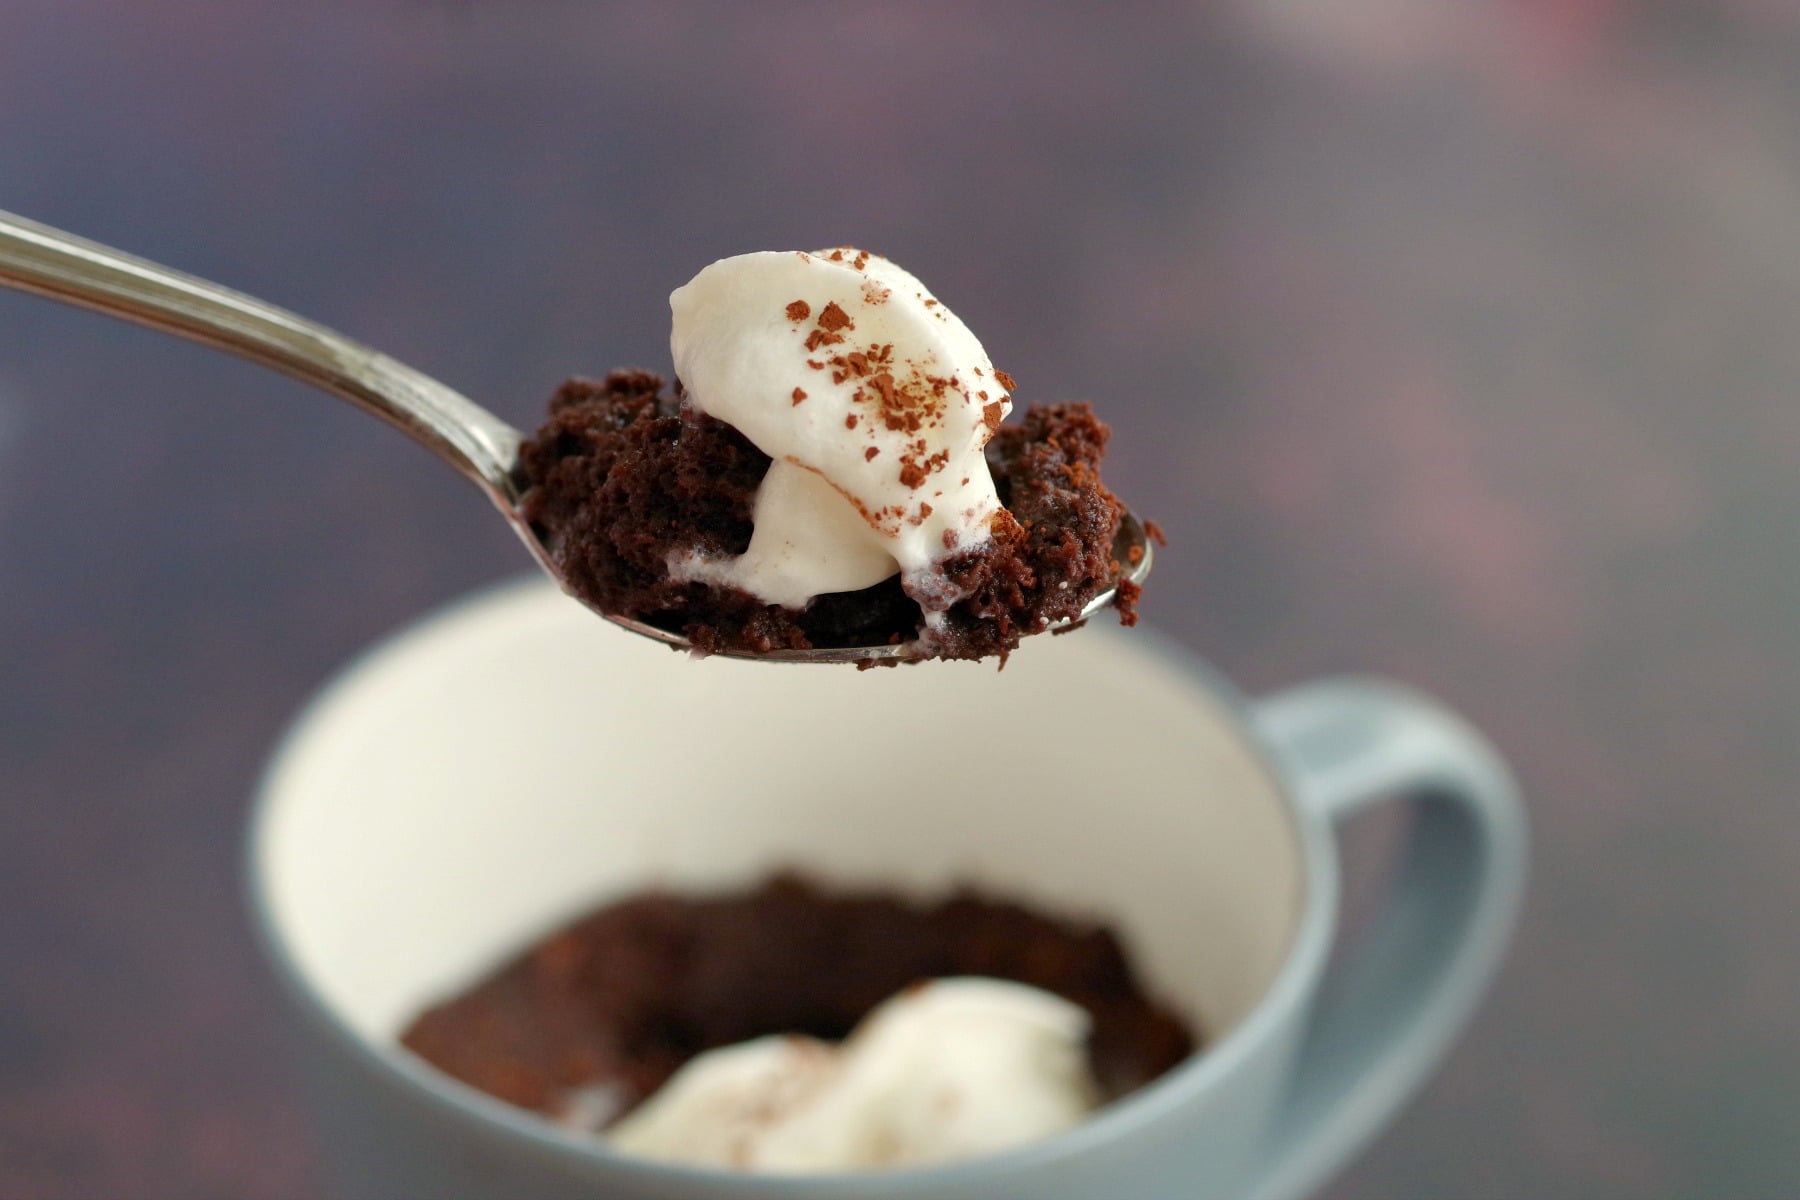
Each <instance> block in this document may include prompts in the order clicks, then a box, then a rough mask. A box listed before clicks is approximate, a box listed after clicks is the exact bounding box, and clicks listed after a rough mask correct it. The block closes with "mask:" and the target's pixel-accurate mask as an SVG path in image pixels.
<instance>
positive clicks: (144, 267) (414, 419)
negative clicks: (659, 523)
mask: <svg viewBox="0 0 1800 1200" xmlns="http://www.w3.org/2000/svg"><path fill="white" fill-rule="evenodd" d="M0 285H4V286H7V287H13V288H18V289H20V290H21V291H27V292H35V293H36V294H38V295H40V296H48V297H50V298H51V299H53V300H62V301H64V302H66V303H69V304H75V305H79V306H81V307H83V308H91V309H93V310H95V311H96V312H102V313H106V314H107V315H108V316H113V317H120V318H123V319H124V320H127V321H132V322H135V323H137V324H139V325H147V326H149V327H150V328H152V329H160V330H162V331H164V332H165V333H173V334H178V335H179V336H181V337H185V338H191V339H193V340H194V341H196V342H200V343H203V344H204V345H208V346H213V347H216V348H217V349H220V350H225V351H229V352H230V353H232V354H236V355H238V356H239V357H241V358H247V359H249V360H250V361H251V362H254V363H260V364H262V365H263V366H266V367H273V368H274V369H275V370H277V371H281V372H283V373H285V374H288V375H292V376H293V377H295V378H296V379H299V380H302V381H303V382H306V383H310V384H314V385H315V386H317V387H321V388H324V389H325V390H326V391H328V392H332V393H335V394H336V395H338V396H340V397H342V398H343V399H345V400H348V401H349V402H350V403H352V404H354V405H356V406H357V407H358V408H361V409H363V410H364V411H365V412H369V413H373V414H374V415H375V416H377V417H380V418H381V419H382V420H384V421H386V422H388V423H389V424H390V425H393V426H395V427H396V428H398V429H400V430H401V431H402V432H403V433H405V434H407V435H408V436H410V437H412V438H413V439H415V440H416V441H418V442H420V443H421V444H423V445H424V446H426V447H427V448H428V449H430V450H431V451H432V452H433V453H435V454H437V455H438V456H439V457H440V458H442V459H444V460H445V461H446V462H448V463H449V464H450V465H451V466H453V467H455V468H456V469H457V470H459V471H461V472H462V473H463V474H464V475H467V476H468V477H469V478H470V479H472V480H473V481H474V482H475V483H476V484H478V485H479V486H480V487H481V489H482V490H483V491H485V492H486V493H487V494H488V496H489V498H490V499H492V500H493V501H494V503H495V504H497V505H499V506H500V507H501V508H502V509H503V510H506V511H508V512H510V511H511V509H512V507H513V505H514V503H515V502H516V501H517V499H518V495H517V488H516V487H515V485H514V483H513V480H512V477H511V469H512V464H513V461H514V459H515V458H516V457H517V455H518V449H519V432H518V430H516V429H514V428H513V427H512V426H510V425H508V424H507V423H506V422H504V421H502V420H500V419H499V418H498V417H496V416H494V415H493V414H492V413H490V412H488V411H487V410H486V409H484V408H482V407H481V406H480V405H478V404H476V403H475V402H474V401H472V400H470V399H468V398H467V397H466V396H463V395H460V394H459V393H457V392H454V391H452V390H451V389H449V388H447V387H445V386H444V385H443V384H441V383H439V382H437V381H436V380H435V379H432V378H430V377H429V376H427V375H424V374H421V373H420V372H418V371H415V370H413V369H412V368H411V367H409V366H407V365H405V364H404V363H399V362H395V361H394V360H393V359H391V358H389V357H388V356H387V355H385V354H378V353H376V352H375V351H373V350H371V349H369V348H368V347H367V346H364V345H362V344H361V343H359V342H355V341H352V340H351V339H349V338H347V337H345V336H343V335H342V334H339V333H334V332H333V331H331V330H330V329H327V328H325V327H324V326H323V325H317V324H314V323H313V322H311V321H308V320H306V319H305V318H303V317H298V316H295V315H294V314H293V313H291V312H288V311H287V310H286V309H281V308H276V307H275V306H274V305H272V304H265V303H263V302H262V301H260V300H256V299H252V298H251V297H249V296H246V295H243V294H242V293H240V292H234V291H232V290H231V289H230V288H225V287H220V286H219V285H218V284H216V283H208V282H206V281H205V280H203V279H196V278H194V277H193V276H191V275H185V274H183V273H181V272H180V271H172V270H170V269H169V268H167V267H160V266H157V265H156V264H155V263H151V262H146V261H145V260H143V259H141V258H137V257H134V256H132V255H129V254H125V253H122V252H120V251H118V250H113V249H110V248H109V247H106V246H102V245H100V244H99V243H97V242H90V241H88V240H87V239H86V238H80V237H76V236H75V235H74V234H70V233H64V232H62V231H61V230H58V229H52V228H51V227H49V226H48V225H41V224H39V223H38V222H36V221H31V220H27V219H26V218H24V217H19V216H14V215H13V214H11V213H7V212H0Z"/></svg>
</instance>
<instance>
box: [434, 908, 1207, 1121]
mask: <svg viewBox="0 0 1800 1200" xmlns="http://www.w3.org/2000/svg"><path fill="white" fill-rule="evenodd" d="M959 975H979V976H986V977H989V978H995V979H1008V980H1014V981H1017V982H1020V983H1026V984H1030V985H1031V986H1033V987H1037V988H1041V989H1043V990H1044V991H1048V992H1052V993H1054V994H1056V995H1059V996H1062V997H1064V998H1065V999H1067V1000H1070V1001H1071V1002H1073V1003H1075V1004H1078V1005H1080V1006H1081V1007H1082V1008H1084V1009H1086V1010H1087V1012H1088V1013H1089V1014H1090V1016H1091V1017H1092V1018H1093V1033H1092V1036H1091V1037H1090V1039H1089V1044H1088V1050H1089V1057H1090V1060H1091V1063H1092V1066H1093V1069H1094V1075H1095V1078H1096V1080H1097V1081H1098V1082H1099V1084H1100V1086H1101V1088H1102V1090H1103V1093H1104V1095H1105V1097H1106V1098H1108V1099H1112V1098H1117V1097H1119V1096H1122V1095H1125V1094H1126V1093H1129V1092H1131V1091H1133V1090H1135V1089H1137V1088H1139V1087H1141V1086H1143V1085H1144V1084H1146V1083H1148V1082H1150V1081H1151V1080H1153V1079H1155V1078H1156V1077H1158V1076H1159V1075H1161V1074H1163V1073H1164V1072H1166V1071H1168V1070H1169V1069H1170V1068H1172V1067H1174V1066H1176V1065H1177V1064H1179V1063H1180V1062H1181V1061H1182V1060H1183V1059H1185V1058H1187V1056H1188V1055H1189V1054H1191V1053H1192V1052H1193V1050H1194V1048H1195V1034H1194V1032H1193V1031H1191V1030H1190V1028H1189V1027H1188V1025H1187V1024H1186V1023H1185V1022H1183V1021H1182V1020H1181V1019H1180V1018H1179V1017H1177V1016H1175V1015H1174V1014H1173V1013H1172V1012H1170V1011H1169V1010H1168V1009H1166V1008H1163V1007H1162V1006H1160V1005H1158V1004H1157V1003H1155V1002H1154V1001H1153V1000H1151V999H1150V998H1149V997H1147V996H1146V994H1145V993H1144V991H1143V990H1142V988H1141V987H1140V985H1139V983H1138V982H1137V980H1136V979H1135V978H1134V976H1133V973H1132V970H1131V967H1130V964H1129V963H1128V962H1127V960H1126V957H1125V954H1124V951H1123V950H1122V949H1121V947H1120V944H1119V941H1118V939H1117V937H1115V936H1114V934H1113V933H1112V932H1111V931H1110V930H1108V929H1105V928H1103V927H1100V926H1095V925H1089V924H1082V923H1077V922H1071V921H1065V920H1060V919H1055V918H1052V917H1049V916H1045V915H1043V914H1040V913H1037V912H1034V911H1032V910H1031V909H1028V908H1025V907H1022V906H1020V905H1017V904H1012V903H1008V902H1005V901H1002V900H998V899H995V898H993V897H989V896H984V895H981V894H979V893H976V892H971V891H964V892H960V893H958V894H956V895H955V896H952V897H951V898H949V899H947V900H944V901H941V902H939V903H936V904H931V905H915V904H909V903H907V902H905V901H903V900H901V899H899V898H897V897H895V896H892V895H888V894H885V893H881V892H851V891H836V890H827V889H825V888H822V887H821V886H819V885H817V884H815V883H813V882H810V881H808V880H806V879H804V878H802V877H800V876H796V875H792V874H786V875H778V876H776V877H774V878H772V879H770V880H768V881H767V882H765V883H764V884H762V885H761V886H759V887H757V888H756V889H754V890H751V891H748V892H739V893H735V894H727V895H719V896H677V895H671V894H667V893H661V892H647V893H643V894H640V895H637V896H633V897H630V898H627V899H625V900H623V901H620V902H618V903H615V904H612V905H610V906H608V907H605V908H602V909H600V910H599V911H597V912H595V913H593V914H591V915H589V916H588V917H586V918H584V919H582V920H580V921H578V922H576V923H575V924H573V925H570V926H569V927H567V928H566V929H563V930H561V931H560V932H557V933H555V934H552V935H551V936H549V937H547V938H545V939H544V940H542V941H541V942H539V943H538V944H537V945H535V946H533V947H532V948H530V949H529V950H527V951H526V952H525V953H523V954H521V955H520V956H519V957H518V958H516V959H514V960H513V961H512V962H510V963H507V964H506V965H505V966H503V967H502V968H501V969H500V970H499V971H498V972H496V973H495V974H494V975H492V976H491V977H489V978H488V979H486V980H484V981H482V982H481V983H478V984H476V985H475V986H474V987H473V988H471V989H470V990H469V991H467V992H466V993H464V994H463V995H460V996H457V997H455V998H453V999H451V1000H449V1001H447V1002H445V1003H443V1004H440V1005H438V1006H436V1007H434V1008H432V1009H429V1010H428V1011H426V1012H425V1013H423V1014H421V1015H420V1016H419V1017H418V1018H417V1019H416V1020H415V1021H414V1022H413V1023H412V1025H411V1027H410V1028H408V1029H407V1031H406V1033H405V1034H404V1036H403V1038H402V1041H403V1043H404V1044H405V1045H406V1046H407V1047H408V1048H409V1049H410V1050H412V1051H413V1052H414V1053H416V1054H418V1055H419V1056H421V1057H422V1058H424V1059H425V1060H426V1061H428V1062H430V1063H432V1064H433V1065H434V1066H436V1067H438V1068H439V1069H440V1070H443V1071H445V1072H446V1073H448V1074H450V1075H452V1076H454V1077H455V1078H457V1079H460V1080H462V1081H463V1082H465V1083H467V1084H470V1085H471V1086H473V1087H476V1088H479V1089H480V1090H482V1091H484V1092H488V1093H489V1094H491V1095H494V1096H497V1097H498V1098H500V1099H501V1100H505V1101H507V1102H508V1103H511V1104H515V1105H518V1106H520V1107H522V1108H528V1109H534V1110H537V1111H539V1112H543V1113H546V1114H549V1115H551V1116H558V1115H561V1114H564V1113H565V1112H567V1111H568V1110H569V1107H570V1105H571V1103H572V1098H573V1097H575V1096H579V1095H581V1094H583V1093H591V1092H594V1091H598V1092H600V1093H603V1094H605V1095H607V1096H609V1097H610V1098H611V1099H612V1100H613V1101H614V1102H615V1103H616V1109H615V1111H614V1112H613V1113H612V1117H613V1118H614V1119H616V1118H617V1117H619V1116H622V1115H624V1113H625V1112H628V1111H629V1110H630V1109H631V1108H632V1107H634V1106H635V1105H637V1104H639V1103H641V1102H642V1101H643V1100H644V1099H646V1098H647V1097H648V1096H650V1095H651V1093H653V1092H654V1091H655V1090H656V1089H657V1088H659V1087H661V1086H662V1084H663V1083H665V1082H666V1081H667V1080H668V1079H669V1077H670V1076H671V1075H673V1074H674V1073H675V1071H676V1070H677V1069H679V1068H680V1067H681V1066H682V1065H683V1064H684V1063H686V1062H687V1061H688V1060H689V1059H690V1058H692V1057H694V1056H695V1055H697V1054H699V1053H701V1052H703V1051H706V1050H710V1049H714V1048H716V1047H720V1046H728V1045H733V1044H735V1043H738V1042H743V1041H747V1040H749V1039H751V1038H755V1037H762V1036H766V1035H770V1034H777V1033H800V1034H807V1035H810V1036H813V1037H818V1038H824V1039H828V1040H833V1041H835V1040H839V1039H842V1038H843V1037H844V1036H845V1035H846V1034H848V1033H849V1032H850V1030H851V1029H853V1028H854V1027H855V1026H856V1024H857V1022H859V1021H860V1020H861V1019H862V1018H863V1017H864V1016H865V1015H867V1014H868V1013H869V1012H870V1011H871V1010H873V1009H874V1008H875V1007H876V1006H877V1005H879V1004H880V1003H881V1002H882V1001H884V1000H886V999H888V998H889V997H890V996H893V995H895V994H896V993H898V992H900V991H901V990H903V989H905V988H906V987H908V986H910V985H912V984H914V983H917V982H919V981H922V980H927V979H937V978H946V977H950V976H959ZM574 1103H578V1101H577V1102H574Z"/></svg>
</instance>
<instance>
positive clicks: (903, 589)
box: [520, 248, 1137, 659]
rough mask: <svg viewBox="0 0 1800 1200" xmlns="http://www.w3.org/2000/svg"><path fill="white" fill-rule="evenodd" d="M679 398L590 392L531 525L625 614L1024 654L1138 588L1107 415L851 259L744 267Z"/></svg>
mask: <svg viewBox="0 0 1800 1200" xmlns="http://www.w3.org/2000/svg"><path fill="white" fill-rule="evenodd" d="M670 308H671V310H672V313H673V325H672V329H671V334H670V349H671V352H672V357H673V359H674V364H675V372H676V376H677V380H678V381H677V383H676V384H675V386H674V388H673V389H668V388H665V387H664V385H663V381H662V380H661V379H660V378H658V377H657V376H655V375H652V374H649V373H648V372H642V371H618V372H614V373H613V374H611V375H609V376H607V377H606V378H605V379H604V380H601V381H598V382H593V381H584V380H572V381H570V382H569V383H566V384H564V385H563V387H562V389H561V390H560V391H558V393H557V394H556V396H555V397H554V398H553V399H552V401H551V404H550V416H549V419H548V421H547V422H546V423H545V424H544V426H543V427H542V428H541V429H539V430H538V432H537V433H536V434H535V436H533V437H532V438H530V439H528V440H527V442H526V444H525V445H524V447H523V448H522V450H521V455H520V461H521V465H522V467H523V470H524V473H525V477H526V479H525V482H526V484H527V485H528V486H527V491H526V493H525V496H524V512H525V515H526V517H527V519H528V520H530V521H531V523H532V525H533V527H534V529H535V530H536V531H537V533H538V536H539V538H540V540H541V541H542V542H543V543H544V545H546V546H547V547H548V548H549V550H550V553H551V555H552V557H553V558H554V559H555V560H556V563H557V566H558V568H559V570H560V572H561V574H562V576H563V577H564V579H565V580H566V581H567V582H568V585H569V586H570V587H571V589H572V590H574V591H575V592H576V593H577V594H578V595H579V596H580V597H581V598H582V599H583V600H585V601H587V602H588V603H589V604H590V605H593V606H594V607H596V608H599V609H601V610H602V611H605V612H608V613H613V614H616V615H620V616H624V617H629V618H632V619H635V620H640V621H644V622H647V623H649V624H652V625H656V626H658V627H660V628H665V629H669V630H672V631H676V632H680V633H682V634H684V635H686V636H687V637H688V639H689V640H690V641H691V643H692V644H693V646H694V647H695V648H696V649H698V650H700V651H702V652H704V651H708V650H712V651H719V650H733V651H749V652H753V653H768V652H771V651H776V650H785V649H796V650H800V649H809V648H825V647H834V646H853V645H869V644H874V645H881V644H893V645H904V646H906V647H907V648H908V655H907V656H908V657H910V658H915V659H922V658H934V657H937V658H982V657H986V656H989V655H1002V656H1004V655H1005V654H1006V653H1007V652H1008V651H1010V650H1012V649H1013V648H1015V647H1016V646H1017V645H1018V644H1019V639H1020V638H1021V637H1022V636H1024V635H1026V634H1031V633H1036V632H1039V631H1041V630H1043V629H1046V628H1049V627H1051V626H1054V625H1057V624H1058V623H1060V622H1064V621H1070V620H1074V619H1078V618H1079V617H1080V614H1081V612H1082V610H1083V608H1084V607H1085V606H1086V604H1087V603H1088V601H1089V600H1091V599H1093V598H1094V597H1095V596H1096V595H1098V594H1099V593H1101V592H1102V591H1104V590H1106V589H1107V588H1108V587H1111V586H1113V585H1114V583H1115V582H1117V583H1118V599H1117V607H1118V610H1119V617H1120V620H1122V621H1123V622H1124V623H1126V624H1131V623H1132V622H1133V621H1134V620H1135V615H1134V609H1133V604H1134V601H1135V599H1136V595H1137V587H1136V586H1135V585H1134V584H1131V583H1129V582H1127V581H1125V580H1123V579H1120V578H1119V576H1120V567H1119V565H1118V564H1116V563H1115V562H1114V561H1113V544H1114V539H1115V537H1116V536H1117V534H1118V532H1119V525H1120V520H1121V518H1122V517H1123V516H1124V514H1125V508H1124V505H1123V504H1121V503H1120V502H1119V500H1118V498H1117V497H1115V496H1114V495H1113V494H1112V492H1110V491H1108V490H1107V488H1106V486H1105V485H1104V484H1102V483H1101V481H1100V476H1099V465H1100V461H1101V459H1102V457H1104V455H1105V451H1106V441H1107V437H1108V431H1107V429H1106V426H1105V425H1103V424H1101V423H1100V422H1099V421H1098V420H1097V419H1095V417H1094V415H1093V412H1092V411H1091V410H1090V409H1089V408H1088V406H1086V405H1085V404H1063V405H1052V406H1048V407H1033V408H1031V409H1030V410H1029V411H1028V412H1027V413H1026V414H1025V416H1024V419H1023V421H1022V422H1021V423H1019V424H1017V425H1005V424H1003V423H1002V422H1003V421H1004V420H1005V418H1006V417H1007V415H1008V414H1009V413H1010V412H1011V411H1012V393H1013V388H1014V384H1013V380H1012V378H1011V377H1010V376H1009V375H1007V374H1006V372H1004V371H1002V370H999V369H998V368H996V367H995V366H994V365H993V363H992V362H990V361H989V359H988V356H987V353H986V352H985V351H984V350H983V349H982V347H981V343H980V342H979V341H977V340H976V339H975V336H974V335H973V334H972V333H970V332H969V330H968V328H967V326H965V325H964V324H963V323H962V322H961V321H960V320H958V319H957V317H956V315H955V314H954V313H952V312H951V311H950V310H949V309H948V308H946V307H945V306H944V305H943V304H942V303H940V302H939V301H938V300H937V299H936V297H934V296H932V295H931V293H930V292H929V291H927V290H926V288H925V285H924V284H922V283H920V282H919V281H918V280H917V279H915V278H914V277H913V276H912V275H910V274H908V273H907V272H906V271H904V270H902V269H901V268H899V267H898V266H895V265H894V264H893V263H891V262H889V261H888V260H887V259H884V258H881V257H879V256H877V255H873V254H869V253H866V252H863V251H858V250H853V249H848V248H843V249H837V250H828V251H821V252H818V253H806V252H803V251H769V252H763V253H756V254H745V255H740V256H738V257H735V258H728V259H723V260H721V261H719V262H715V263H713V264H712V265H711V266H709V267H707V268H705V269H704V270H702V271H701V272H700V273H699V274H698V275H696V276H695V277H694V279H693V280H692V281H691V282H690V283H688V284H687V285H686V286H684V287H681V288H679V289H677V290H676V291H675V293H674V294H673V295H672V296H671V297H670Z"/></svg>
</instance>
